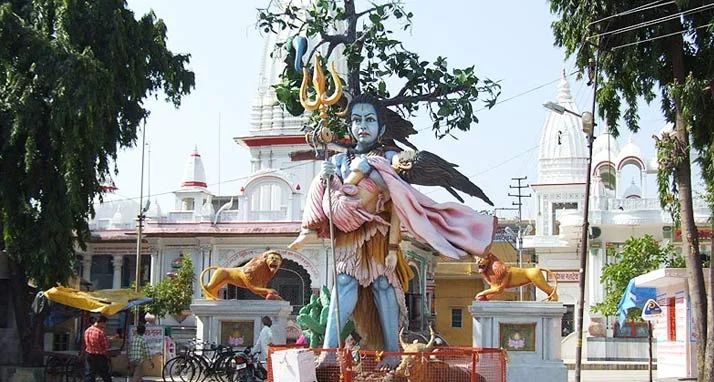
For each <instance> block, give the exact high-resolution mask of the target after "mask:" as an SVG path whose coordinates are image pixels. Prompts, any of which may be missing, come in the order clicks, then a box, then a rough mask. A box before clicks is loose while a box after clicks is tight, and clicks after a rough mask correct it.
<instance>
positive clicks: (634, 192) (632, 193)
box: [622, 179, 642, 199]
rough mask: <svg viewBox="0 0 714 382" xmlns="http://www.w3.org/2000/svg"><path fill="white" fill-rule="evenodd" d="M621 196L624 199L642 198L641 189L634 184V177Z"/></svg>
mask: <svg viewBox="0 0 714 382" xmlns="http://www.w3.org/2000/svg"><path fill="white" fill-rule="evenodd" d="M622 197H623V198H624V199H640V198H642V189H641V188H640V187H639V186H638V185H636V184H635V180H634V179H633V180H632V182H631V183H630V185H629V186H627V189H625V192H624V193H623V194H622Z"/></svg>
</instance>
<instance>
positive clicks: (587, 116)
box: [543, 61, 597, 382]
mask: <svg viewBox="0 0 714 382" xmlns="http://www.w3.org/2000/svg"><path fill="white" fill-rule="evenodd" d="M596 62H597V61H596ZM595 73H597V64H596V69H595ZM593 88H594V90H593V106H592V110H593V111H592V112H588V111H585V112H583V113H582V114H578V113H576V112H574V111H572V110H568V109H567V108H565V107H563V106H562V105H559V104H557V103H554V102H546V103H545V104H543V106H544V107H545V108H546V109H548V110H552V111H554V112H556V113H558V114H564V113H569V114H572V115H575V116H577V117H579V118H580V119H581V120H582V122H583V132H584V133H585V135H586V136H587V144H588V160H587V166H586V168H587V170H586V171H587V172H586V175H585V201H584V203H583V229H582V232H581V235H580V248H579V249H580V269H579V276H580V277H579V279H578V289H579V293H580V296H579V298H578V312H577V313H578V314H577V318H576V321H575V327H576V331H577V334H576V335H577V340H576V342H575V381H577V382H580V374H581V370H582V362H583V358H582V357H583V315H584V308H585V269H586V267H587V264H588V262H587V253H588V229H589V223H588V215H589V214H590V181H591V175H592V164H593V140H594V137H593V130H594V127H595V119H594V117H593V116H594V113H595V104H596V100H595V92H596V91H597V76H595V80H594V85H593Z"/></svg>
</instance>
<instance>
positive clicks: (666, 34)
mask: <svg viewBox="0 0 714 382" xmlns="http://www.w3.org/2000/svg"><path fill="white" fill-rule="evenodd" d="M550 6H551V11H552V12H553V13H555V14H556V15H557V17H558V20H556V21H555V22H554V23H553V25H552V26H553V32H554V35H555V43H556V45H558V46H564V47H565V48H566V53H567V54H568V55H575V61H576V64H577V66H578V67H579V68H580V69H581V70H584V69H587V68H591V67H592V66H593V64H594V58H595V56H596V52H599V54H600V59H599V62H598V67H599V68H600V70H599V71H598V73H596V74H595V75H598V76H599V79H600V81H599V82H600V83H601V84H602V87H600V89H599V90H598V93H597V96H596V98H597V103H598V105H599V109H598V110H599V115H600V116H601V117H603V118H604V119H605V121H606V123H607V126H608V128H609V129H610V131H611V132H613V133H615V134H617V133H618V126H619V123H620V122H621V120H624V123H625V125H626V126H627V127H628V128H629V129H630V130H632V131H638V130H639V128H640V121H639V108H638V102H639V101H641V100H644V101H646V102H651V101H653V100H655V98H656V96H659V100H660V106H661V110H662V112H663V115H664V116H665V118H666V119H667V121H669V122H672V123H673V124H674V131H673V132H672V133H671V134H669V133H668V134H664V135H663V136H661V137H658V138H657V144H656V145H657V160H658V164H659V168H658V170H659V172H658V177H657V179H658V183H659V196H660V200H661V202H662V206H663V207H664V208H666V209H668V210H669V211H670V212H671V213H672V216H673V218H674V219H675V221H676V223H677V224H681V229H682V237H683V239H684V253H685V254H687V256H686V257H685V259H686V264H687V270H688V272H687V274H688V276H687V282H688V285H689V291H690V298H691V302H692V312H693V315H694V331H695V332H696V333H697V335H698V340H697V345H696V346H697V356H698V359H697V361H698V369H699V376H700V378H701V379H700V380H703V381H713V380H714V298H712V294H709V295H708V296H707V294H706V292H705V288H704V276H703V271H702V263H701V258H700V254H699V238H698V233H697V227H696V224H695V221H694V210H693V203H692V180H691V176H692V171H691V163H692V161H691V159H692V158H690V153H691V154H694V155H695V158H694V161H695V162H697V163H698V164H699V165H700V167H701V170H702V175H703V179H704V181H705V185H706V190H707V192H708V193H709V195H712V193H713V192H714V148H713V147H712V145H713V144H714V82H713V79H712V73H714V59H713V58H714V33H713V32H714V7H712V6H711V4H710V2H707V1H679V0H678V1H670V2H651V1H649V0H636V1H631V0H597V1H585V2H572V1H567V0H551V1H550ZM708 200H709V201H710V205H711V201H713V200H714V198H713V197H711V196H709V197H708ZM710 272H711V271H710ZM710 276H714V275H713V274H711V273H710Z"/></svg>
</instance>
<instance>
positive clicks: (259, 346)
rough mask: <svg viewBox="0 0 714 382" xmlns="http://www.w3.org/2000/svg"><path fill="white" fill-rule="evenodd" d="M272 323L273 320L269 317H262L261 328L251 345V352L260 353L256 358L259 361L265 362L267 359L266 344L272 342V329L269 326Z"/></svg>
mask: <svg viewBox="0 0 714 382" xmlns="http://www.w3.org/2000/svg"><path fill="white" fill-rule="evenodd" d="M272 325H273V320H271V319H270V317H268V316H265V317H263V329H261V330H260V334H259V335H258V340H257V341H256V342H255V345H254V346H253V350H252V352H253V354H256V353H260V354H259V355H258V359H259V360H260V361H261V362H265V360H266V359H268V345H271V344H272V343H273V329H271V328H270V327H271V326H272Z"/></svg>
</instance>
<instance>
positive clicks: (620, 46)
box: [608, 24, 714, 51]
mask: <svg viewBox="0 0 714 382" xmlns="http://www.w3.org/2000/svg"><path fill="white" fill-rule="evenodd" d="M712 26H714V24H706V25H700V26H698V27H696V28H691V29H687V30H682V31H677V32H672V33H667V34H664V35H661V36H656V37H651V38H648V39H644V40H637V41H633V42H628V43H627V44H622V45H617V46H614V47H612V48H608V50H611V51H612V50H615V49H620V48H625V47H628V46H632V45H637V44H642V43H645V42H649V41H654V40H659V39H661V38H665V37H670V36H674V35H678V34H683V33H689V32H694V31H695V30H697V29H701V28H707V27H712Z"/></svg>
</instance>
